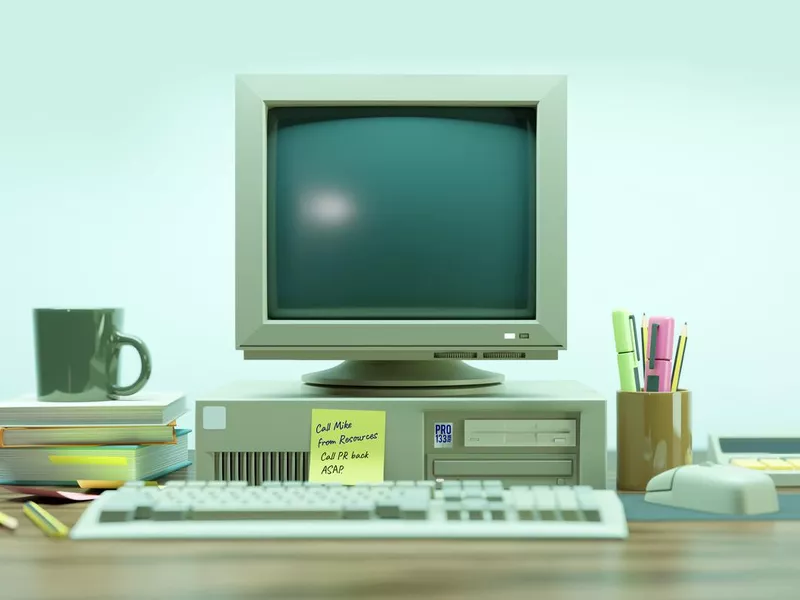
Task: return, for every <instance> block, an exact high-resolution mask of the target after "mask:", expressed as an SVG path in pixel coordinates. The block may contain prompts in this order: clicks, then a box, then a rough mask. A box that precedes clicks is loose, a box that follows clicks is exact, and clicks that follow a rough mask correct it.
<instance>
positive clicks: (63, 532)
mask: <svg viewBox="0 0 800 600" xmlns="http://www.w3.org/2000/svg"><path fill="white" fill-rule="evenodd" d="M22 512H23V513H24V514H25V516H26V517H28V518H29V519H30V520H31V521H32V522H33V524H34V525H36V527H38V528H39V529H41V530H42V533H44V534H45V535H46V536H48V537H58V538H62V537H67V535H68V534H69V528H68V527H67V526H66V525H64V524H63V523H62V522H61V521H59V520H58V519H56V518H55V517H54V516H53V515H51V514H50V513H49V512H47V511H46V510H45V509H43V508H42V507H41V506H39V505H38V504H36V502H26V503H25V504H23V505H22Z"/></svg>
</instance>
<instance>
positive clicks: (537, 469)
mask: <svg viewBox="0 0 800 600" xmlns="http://www.w3.org/2000/svg"><path fill="white" fill-rule="evenodd" d="M433 475H434V477H487V478H491V477H571V476H572V461H571V460H479V459H472V460H464V459H461V460H434V461H433Z"/></svg>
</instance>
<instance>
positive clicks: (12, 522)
mask: <svg viewBox="0 0 800 600" xmlns="http://www.w3.org/2000/svg"><path fill="white" fill-rule="evenodd" d="M0 527H5V528H7V529H16V528H17V527H19V521H17V520H16V519H15V518H14V517H12V516H11V515H7V514H6V513H3V512H0Z"/></svg>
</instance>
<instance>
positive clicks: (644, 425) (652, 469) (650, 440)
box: [617, 390, 692, 492]
mask: <svg viewBox="0 0 800 600" xmlns="http://www.w3.org/2000/svg"><path fill="white" fill-rule="evenodd" d="M691 408H692V394H691V392H690V391H688V390H678V391H677V392H617V489H618V490H620V491H628V492H643V491H644V490H645V488H646V487H647V482H648V481H650V479H652V478H653V477H655V476H656V475H658V474H659V473H663V472H664V471H667V470H669V469H672V468H674V467H680V466H683V465H690V464H692V420H691Z"/></svg>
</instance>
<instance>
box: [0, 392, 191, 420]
mask: <svg viewBox="0 0 800 600" xmlns="http://www.w3.org/2000/svg"><path fill="white" fill-rule="evenodd" d="M186 411H187V403H186V396H185V395H184V394H183V393H180V392H140V393H138V394H134V395H132V396H125V397H123V398H120V399H119V400H103V401H100V402H43V401H41V400H39V399H38V398H37V397H36V396H35V395H30V396H22V397H20V398H15V399H14V400H0V426H2V427H46V426H70V425H73V426H74V425H166V424H168V423H171V422H172V421H174V420H175V419H177V418H178V417H180V416H181V415H183V414H184V413H186Z"/></svg>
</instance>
